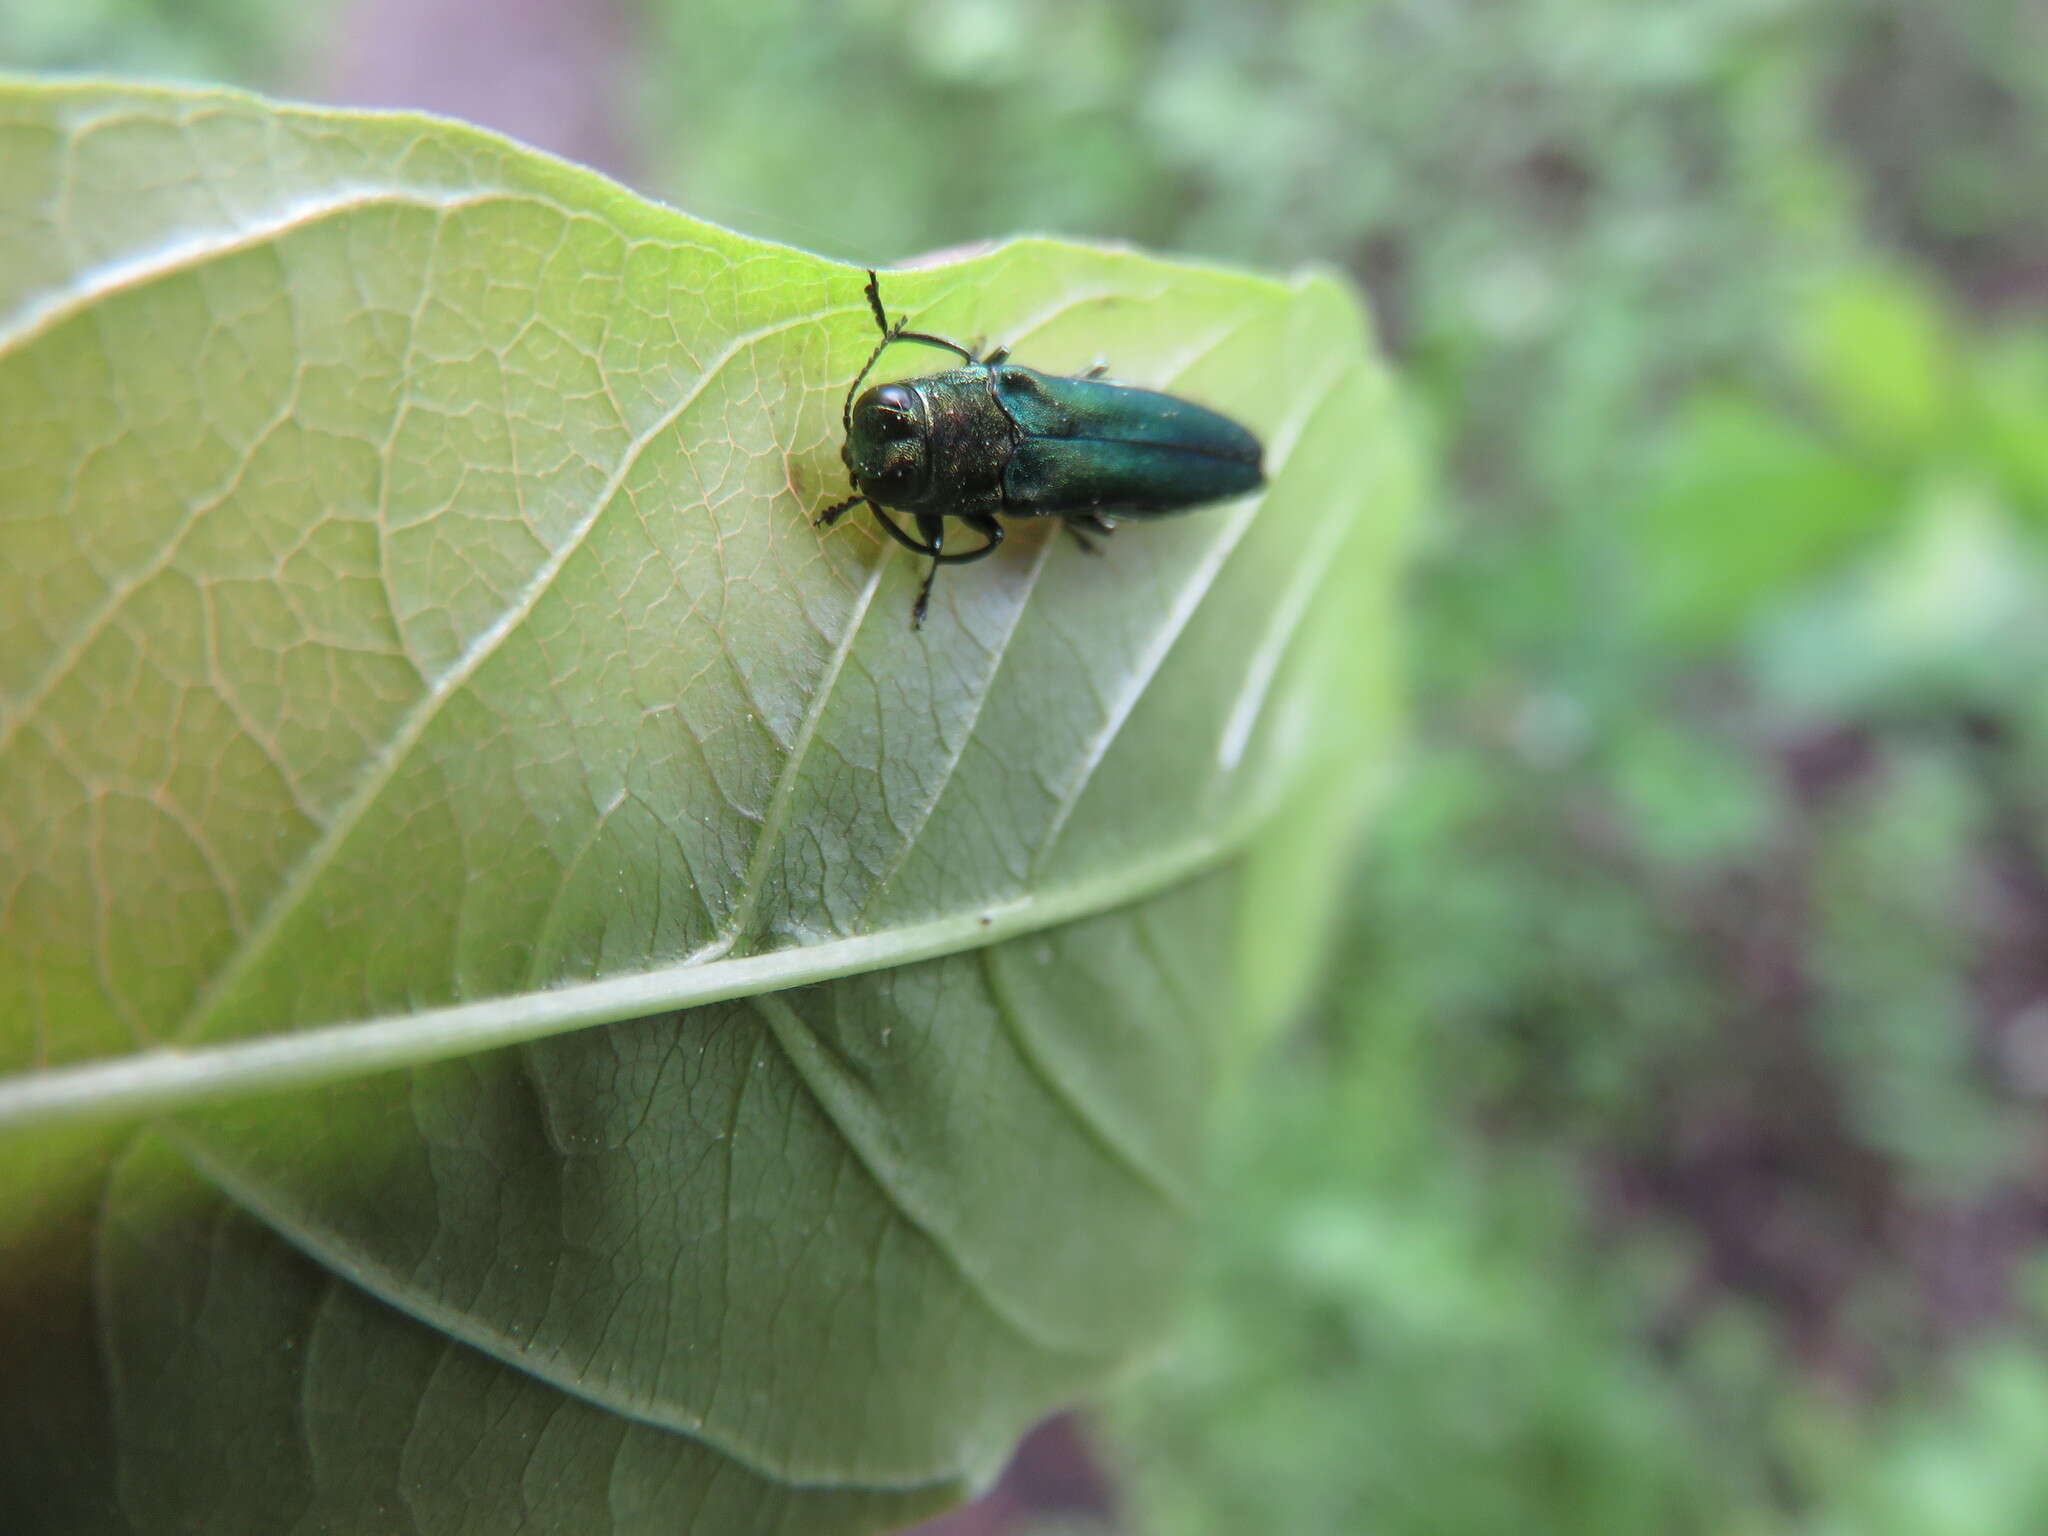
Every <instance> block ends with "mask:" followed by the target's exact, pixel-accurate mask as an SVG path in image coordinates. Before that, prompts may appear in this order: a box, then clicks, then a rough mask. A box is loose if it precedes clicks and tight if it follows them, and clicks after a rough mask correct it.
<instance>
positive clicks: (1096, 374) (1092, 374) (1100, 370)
mask: <svg viewBox="0 0 2048 1536" xmlns="http://www.w3.org/2000/svg"><path fill="white" fill-rule="evenodd" d="M1107 372H1109V364H1107V363H1103V362H1098V363H1097V364H1096V365H1095V366H1094V367H1093V368H1090V369H1089V370H1088V371H1087V372H1086V373H1084V374H1082V375H1081V377H1082V378H1084V379H1099V378H1101V377H1102V376H1103V375H1104V374H1105V373H1107Z"/></svg>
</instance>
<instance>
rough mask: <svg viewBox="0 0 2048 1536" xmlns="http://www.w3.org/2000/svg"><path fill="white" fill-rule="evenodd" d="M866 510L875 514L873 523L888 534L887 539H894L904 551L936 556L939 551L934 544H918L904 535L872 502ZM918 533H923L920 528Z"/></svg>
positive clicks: (894, 520) (892, 520) (889, 517)
mask: <svg viewBox="0 0 2048 1536" xmlns="http://www.w3.org/2000/svg"><path fill="white" fill-rule="evenodd" d="M868 510H869V511H870V512H872V513H874V514H875V521H876V522H878V523H880V524H881V525H882V531H883V532H884V533H886V534H888V535H889V537H890V538H892V539H894V540H895V541H896V542H897V543H898V544H901V545H902V546H903V547H904V548H905V549H907V550H909V551H910V552H911V553H912V554H913V555H937V554H938V552H939V549H938V546H937V545H936V544H920V543H918V542H917V540H915V539H913V538H912V537H911V536H910V535H909V534H907V533H905V532H904V531H903V530H902V528H900V527H899V526H898V525H897V522H896V519H895V518H893V517H891V516H890V515H889V514H888V513H886V512H884V511H883V510H882V509H881V508H880V507H878V506H876V505H875V504H874V503H873V502H872V501H871V502H869V503H868ZM921 521H922V520H920V522H921ZM918 531H919V532H923V529H922V527H920V528H919V530H918Z"/></svg>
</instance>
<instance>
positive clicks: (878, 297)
mask: <svg viewBox="0 0 2048 1536" xmlns="http://www.w3.org/2000/svg"><path fill="white" fill-rule="evenodd" d="M866 291H867V296H868V308H869V309H871V310H873V311H874V312H875V324H876V325H877V326H879V327H880V328H881V332H882V339H881V340H880V341H878V342H876V343H875V350H874V351H872V352H870V353H869V354H868V360H867V361H866V362H864V363H862V364H861V365H860V372H859V373H856V374H855V375H854V376H853V382H852V383H851V384H849V385H847V387H846V403H845V404H844V405H842V406H841V407H840V408H839V424H840V426H842V427H844V428H845V429H846V435H847V436H848V437H851V436H853V397H854V396H855V395H856V394H858V393H859V392H860V386H861V380H863V379H865V378H866V377H867V376H868V374H869V373H871V372H873V370H874V366H875V364H876V362H877V361H878V360H880V358H881V356H882V354H883V353H884V352H886V351H887V350H888V349H889V343H890V342H892V341H894V340H896V338H897V337H898V336H901V335H902V334H903V327H904V326H905V325H907V324H909V320H908V318H905V319H903V320H898V321H897V322H896V323H895V324H894V325H893V326H892V325H890V324H889V317H888V315H887V314H885V313H884V312H883V310H882V289H881V286H880V279H878V278H877V277H876V276H875V269H874V268H873V267H869V268H868V286H867V290H866Z"/></svg>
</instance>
